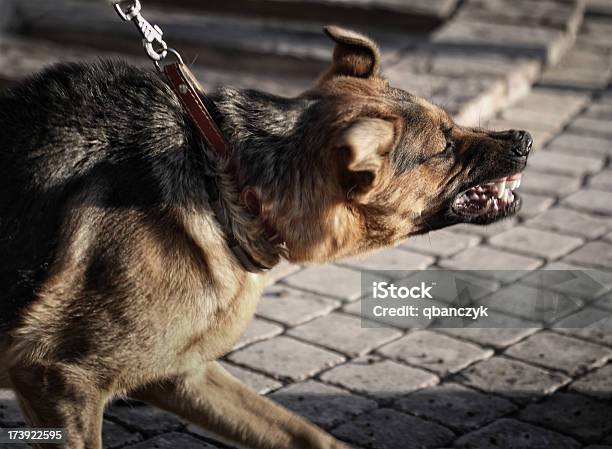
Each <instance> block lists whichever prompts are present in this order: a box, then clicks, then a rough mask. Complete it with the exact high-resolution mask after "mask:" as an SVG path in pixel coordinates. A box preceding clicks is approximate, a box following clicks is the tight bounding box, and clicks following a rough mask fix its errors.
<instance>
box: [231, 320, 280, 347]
mask: <svg viewBox="0 0 612 449" xmlns="http://www.w3.org/2000/svg"><path fill="white" fill-rule="evenodd" d="M282 332H283V328H282V327H281V326H279V325H278V324H274V323H270V322H268V321H266V320H262V319H260V318H255V319H253V320H252V321H251V322H250V323H249V325H248V327H247V328H246V330H245V331H244V332H243V333H242V335H241V336H240V338H239V339H238V341H237V342H236V344H235V345H234V348H233V349H234V350H236V349H240V348H242V347H244V346H246V345H249V344H251V343H255V342H256V341H260V340H267V339H268V338H272V337H274V336H275V335H279V334H280V333H282Z"/></svg>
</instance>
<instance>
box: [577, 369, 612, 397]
mask: <svg viewBox="0 0 612 449" xmlns="http://www.w3.org/2000/svg"><path fill="white" fill-rule="evenodd" d="M569 388H570V390H572V391H575V392H578V393H582V394H586V395H588V396H592V397H595V398H599V399H605V400H611V399H612V364H608V365H606V366H604V367H602V368H599V369H597V370H595V371H593V372H591V373H588V374H587V375H586V376H584V377H581V378H580V379H578V380H576V381H574V382H573V383H572V384H571V385H570V387H569Z"/></svg>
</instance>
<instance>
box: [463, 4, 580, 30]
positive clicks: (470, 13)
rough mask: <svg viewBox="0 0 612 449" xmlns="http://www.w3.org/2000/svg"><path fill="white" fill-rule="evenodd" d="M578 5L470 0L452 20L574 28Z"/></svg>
mask: <svg viewBox="0 0 612 449" xmlns="http://www.w3.org/2000/svg"><path fill="white" fill-rule="evenodd" d="M582 14H583V12H582V9H581V8H578V7H577V4H576V3H575V2H562V3H560V2H555V1H545V0H539V1H537V2H518V3H517V2H513V1H512V0H497V1H491V0H470V1H467V2H465V3H464V4H463V6H462V7H461V8H459V10H458V11H457V14H456V15H455V16H454V17H455V20H473V21H479V22H487V23H490V22H493V23H510V24H515V23H520V24H521V25H531V26H533V27H544V28H555V29H559V30H568V29H571V30H575V28H576V26H577V23H575V22H579V21H580V20H582Z"/></svg>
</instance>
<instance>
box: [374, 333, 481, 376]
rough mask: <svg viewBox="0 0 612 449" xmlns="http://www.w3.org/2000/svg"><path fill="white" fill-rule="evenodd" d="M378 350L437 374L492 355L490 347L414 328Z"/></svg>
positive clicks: (453, 370) (454, 370)
mask: <svg viewBox="0 0 612 449" xmlns="http://www.w3.org/2000/svg"><path fill="white" fill-rule="evenodd" d="M378 352H379V353H381V354H383V355H385V356H387V357H391V358H393V359H397V360H401V361H403V362H406V363H408V364H410V365H414V366H419V367H422V368H426V369H428V370H431V371H434V372H436V373H438V374H440V375H446V374H449V373H456V372H457V371H460V370H462V369H463V368H465V367H466V366H468V365H470V364H472V363H474V362H476V361H478V360H482V359H486V358H487V357H490V356H491V355H493V351H491V350H490V349H482V348H480V347H478V346H476V345H474V344H471V343H466V342H462V341H460V340H457V339H454V338H451V337H448V336H446V335H442V334H438V333H434V332H431V331H416V332H412V333H410V334H408V335H407V336H405V337H402V338H401V339H399V340H397V341H394V342H392V343H389V344H388V345H385V346H383V347H382V348H379V349H378Z"/></svg>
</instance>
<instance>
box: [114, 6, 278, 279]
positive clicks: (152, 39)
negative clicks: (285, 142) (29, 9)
mask: <svg viewBox="0 0 612 449" xmlns="http://www.w3.org/2000/svg"><path fill="white" fill-rule="evenodd" d="M123 3H129V7H128V8H127V9H124V7H123V6H122V4H123ZM114 6H115V10H116V11H117V14H119V16H120V17H121V18H122V19H123V20H124V21H131V22H134V24H135V25H136V27H137V28H138V31H139V32H140V34H141V35H142V37H143V46H144V48H145V51H146V52H147V55H148V56H149V58H151V59H152V60H153V61H154V62H155V66H156V67H157V69H158V70H159V71H160V72H163V73H164V75H165V76H166V81H167V83H168V85H169V86H170V88H171V89H172V91H173V92H174V94H175V95H176V96H177V98H178V99H179V101H180V103H181V105H182V106H183V109H184V110H185V112H187V114H188V115H189V117H190V118H191V121H192V122H193V124H194V126H195V127H196V128H197V130H198V132H199V134H200V137H201V138H202V139H203V140H204V142H206V144H207V147H208V149H209V150H210V151H212V152H213V153H214V154H215V155H216V156H217V157H219V158H220V159H221V160H222V161H226V162H227V161H228V160H229V159H230V157H231V155H232V151H231V148H230V146H229V145H228V143H227V142H226V140H225V138H224V137H223V134H222V133H221V130H220V129H219V127H218V126H217V124H216V123H215V120H214V119H213V117H212V115H211V114H210V112H209V111H208V109H207V108H206V105H205V102H204V100H203V99H206V101H209V102H210V103H211V104H212V101H211V100H209V99H208V97H207V96H206V94H205V93H204V90H203V89H202V86H201V85H200V83H199V82H198V80H197V79H196V77H195V75H194V74H193V72H192V71H191V70H190V69H189V67H187V66H186V65H185V64H184V63H183V60H182V58H181V56H180V55H179V53H178V52H177V51H176V50H174V49H171V48H168V46H167V44H166V42H165V41H164V40H163V32H162V30H161V29H160V28H159V27H158V26H157V25H155V26H154V25H151V24H150V23H149V22H148V21H147V20H146V19H145V18H144V17H143V16H142V15H141V14H140V11H141V9H142V6H141V4H140V0H131V1H119V2H117V3H116V4H115V5H114ZM168 53H172V54H174V56H176V59H177V60H178V61H177V62H175V63H170V64H165V65H164V66H163V69H162V68H161V67H160V62H161V61H163V60H164V59H165V58H166V57H167V56H168ZM205 183H206V190H207V191H208V196H209V203H210V206H211V208H212V209H213V211H214V213H215V215H216V216H217V220H218V221H219V223H220V224H221V226H222V227H223V228H224V232H225V235H226V240H227V244H228V246H229V248H230V249H231V250H232V252H233V253H234V255H235V256H236V258H237V259H238V260H239V261H240V263H241V264H242V266H243V267H244V268H245V269H246V270H247V271H249V272H251V273H261V272H264V271H268V270H269V269H270V268H271V267H265V266H263V265H261V264H260V263H258V262H257V261H255V260H254V259H253V258H252V257H251V256H250V255H249V254H248V253H247V252H246V251H245V250H244V248H242V246H240V243H239V242H238V240H237V239H236V237H235V236H234V233H233V232H232V230H231V228H230V226H229V223H228V222H227V220H226V215H225V213H224V211H223V207H222V204H221V201H220V194H219V188H218V186H217V182H216V179H215V178H214V177H213V176H209V175H205ZM242 201H243V203H245V204H244V206H245V207H246V208H247V210H248V211H249V212H250V213H252V214H254V215H258V214H259V210H258V209H259V208H260V205H259V204H258V201H259V200H258V198H256V194H255V192H254V191H252V190H251V189H247V190H245V191H244V192H243V195H242Z"/></svg>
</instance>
